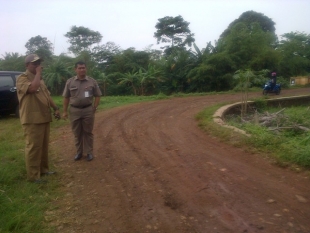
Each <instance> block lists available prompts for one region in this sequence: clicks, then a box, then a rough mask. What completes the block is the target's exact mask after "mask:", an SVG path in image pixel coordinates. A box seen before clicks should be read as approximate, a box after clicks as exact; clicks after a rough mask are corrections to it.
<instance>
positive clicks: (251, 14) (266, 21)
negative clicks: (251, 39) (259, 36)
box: [220, 11, 276, 38]
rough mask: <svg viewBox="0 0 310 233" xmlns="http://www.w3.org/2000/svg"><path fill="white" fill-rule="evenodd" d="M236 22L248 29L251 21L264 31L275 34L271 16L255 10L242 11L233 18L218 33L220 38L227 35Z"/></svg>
mask: <svg viewBox="0 0 310 233" xmlns="http://www.w3.org/2000/svg"><path fill="white" fill-rule="evenodd" d="M238 23H244V24H245V25H246V27H248V28H249V29H250V28H251V27H252V26H251V25H252V24H253V23H258V24H259V25H260V27H261V29H262V30H263V31H264V32H271V33H272V34H275V31H276V28H275V22H273V20H272V19H271V18H269V17H267V16H265V15H264V14H262V13H258V12H255V11H246V12H244V13H242V14H241V15H240V16H239V18H238V19H235V20H234V21H233V22H231V23H230V24H229V26H228V28H227V29H226V30H225V31H224V32H223V33H222V34H221V35H220V38H223V37H226V36H227V35H229V34H230V32H231V29H232V28H233V27H234V26H235V25H236V24H238Z"/></svg>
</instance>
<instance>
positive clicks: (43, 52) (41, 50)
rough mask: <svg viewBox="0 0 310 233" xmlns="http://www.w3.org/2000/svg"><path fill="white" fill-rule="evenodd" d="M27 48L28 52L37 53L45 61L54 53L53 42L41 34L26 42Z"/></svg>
mask: <svg viewBox="0 0 310 233" xmlns="http://www.w3.org/2000/svg"><path fill="white" fill-rule="evenodd" d="M25 47H26V48H27V51H26V54H31V53H36V54H38V55H39V57H41V58H43V59H44V60H45V61H49V60H51V58H52V55H53V53H54V52H53V50H54V48H53V44H52V43H51V42H50V41H49V40H48V39H47V38H46V37H42V36H40V35H38V36H35V37H31V38H30V39H29V40H28V42H27V43H26V44H25Z"/></svg>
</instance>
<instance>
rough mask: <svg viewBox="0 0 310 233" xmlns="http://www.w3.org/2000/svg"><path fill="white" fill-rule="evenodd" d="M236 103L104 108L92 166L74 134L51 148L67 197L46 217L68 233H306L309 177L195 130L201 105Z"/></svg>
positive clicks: (210, 99) (191, 100)
mask: <svg viewBox="0 0 310 233" xmlns="http://www.w3.org/2000/svg"><path fill="white" fill-rule="evenodd" d="M308 93H310V89H299V90H284V91H283V92H282V93H281V95H280V96H289V95H296V94H297V95H300V94H308ZM260 95H261V93H252V94H251V96H252V97H253V96H260ZM274 97H277V96H274ZM239 100H240V94H224V95H211V96H202V97H188V98H174V99H171V100H160V101H154V102H149V103H140V104H134V105H131V106H125V107H120V108H115V109H111V110H108V111H102V112H99V113H97V114H96V122H95V130H94V134H95V148H94V149H95V150H94V155H95V159H94V160H93V161H91V162H87V161H86V159H85V158H84V159H82V160H81V161H78V162H74V160H73V158H74V155H75V149H74V146H73V136H72V133H71V130H70V128H69V127H65V128H63V129H61V130H63V137H62V138H61V139H59V140H58V141H56V142H52V146H53V148H54V149H55V150H56V151H57V158H56V159H55V160H56V161H54V163H55V166H56V167H57V168H58V172H59V174H58V176H57V177H58V178H57V179H59V182H60V183H61V184H62V189H63V191H64V193H65V196H64V197H61V198H59V199H58V200H55V207H57V209H56V210H55V211H49V212H47V213H46V215H47V216H46V218H47V219H52V220H51V222H50V224H51V225H54V226H56V228H57V231H58V232H65V233H66V232H70V233H71V232H72V233H73V232H76V233H82V232H85V233H91V232H99V233H144V232H150V233H152V232H154V233H155V232H156V233H157V232H162V233H185V232H186V233H190V232H193V233H194V232H198V233H209V232H219V233H225V232H232V233H235V232H236V233H238V232H243V233H245V232H247V233H248V232H264V233H266V232H268V233H276V232H281V233H292V232H296V233H297V232H298V233H301V232H307V233H309V232H310V181H309V176H308V175H309V173H306V172H299V173H297V172H294V171H292V170H290V169H284V168H280V167H277V166H276V165H272V163H271V162H270V161H268V160H267V159H265V158H264V157H263V156H261V155H257V154H253V153H249V152H247V151H246V150H244V149H242V148H236V147H233V146H231V145H229V144H226V143H223V142H220V141H219V140H218V139H217V138H215V137H213V136H211V135H208V134H207V133H205V132H203V131H202V130H201V129H200V128H199V127H198V126H197V122H196V121H195V119H194V116H195V115H196V114H197V113H198V112H199V111H201V110H202V109H203V108H204V107H206V106H211V105H213V104H215V103H219V102H227V103H233V102H237V101H239Z"/></svg>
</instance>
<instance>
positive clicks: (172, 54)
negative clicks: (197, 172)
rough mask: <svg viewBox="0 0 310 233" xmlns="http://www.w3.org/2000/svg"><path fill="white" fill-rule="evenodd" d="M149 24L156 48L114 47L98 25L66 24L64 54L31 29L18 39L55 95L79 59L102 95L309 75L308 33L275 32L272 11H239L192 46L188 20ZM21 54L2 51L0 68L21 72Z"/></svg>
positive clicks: (256, 83) (226, 86)
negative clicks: (38, 60) (216, 33)
mask: <svg viewBox="0 0 310 233" xmlns="http://www.w3.org/2000/svg"><path fill="white" fill-rule="evenodd" d="M154 26H155V28H154V34H153V36H154V39H156V40H157V43H158V44H160V46H161V47H160V49H153V48H152V46H149V47H147V48H145V49H144V50H143V51H137V50H136V49H135V48H132V47H129V48H126V49H122V48H120V46H118V45H116V44H115V43H113V42H106V43H102V41H101V40H102V39H103V38H104V37H103V36H102V35H101V34H100V33H99V32H98V31H93V30H91V29H89V28H86V27H83V26H72V27H71V28H70V29H69V31H68V32H67V33H66V34H65V35H64V36H65V37H66V39H67V40H68V42H69V44H70V45H69V46H68V53H62V54H60V55H55V54H53V47H54V46H53V44H52V43H51V42H50V41H48V40H47V38H46V37H43V36H40V35H38V36H34V37H32V38H30V39H29V40H28V41H27V42H26V41H25V47H26V49H27V51H26V54H29V53H37V54H38V55H39V56H40V57H42V58H44V63H43V66H44V70H43V75H42V76H43V77H42V78H43V79H44V81H45V83H46V85H47V86H48V88H49V90H50V91H51V92H52V93H53V95H59V94H61V93H62V91H63V88H64V85H65V83H66V80H67V79H68V78H70V77H72V76H73V75H75V73H74V69H73V67H74V63H75V62H77V61H80V60H82V61H84V62H86V64H87V71H88V75H89V76H91V77H93V78H94V79H96V80H97V81H98V84H99V86H100V88H101V90H102V93H103V95H104V96H118V95H121V96H125V95H138V96H149V95H157V94H159V93H164V94H165V95H171V94H174V93H179V92H182V93H197V92H213V91H217V92H219V91H228V90H233V89H234V88H242V87H245V86H244V85H245V84H244V83H240V81H242V80H244V77H243V75H242V72H241V73H240V72H238V71H247V72H248V75H247V76H248V78H247V79H246V80H245V81H247V83H246V85H248V87H262V85H263V84H264V83H265V82H266V80H268V78H269V77H270V73H271V72H272V71H275V72H277V82H278V83H281V84H282V88H283V87H285V86H287V84H288V83H289V81H290V77H296V76H309V74H310V34H306V33H304V32H288V33H285V34H283V35H281V36H280V37H279V38H278V36H277V35H276V33H275V31H276V27H275V26H276V24H275V22H273V20H272V16H271V18H269V17H267V16H265V15H264V14H262V13H258V12H255V11H246V12H244V13H242V14H241V15H240V16H239V17H238V18H237V19H235V20H234V21H232V22H231V23H230V24H229V25H228V26H227V29H225V30H224V31H223V33H222V34H221V35H220V37H219V38H218V40H216V41H214V43H213V44H212V43H211V42H207V41H206V47H204V48H198V47H197V45H196V44H195V35H194V34H193V33H192V32H191V30H190V22H187V21H186V20H185V19H183V17H182V16H180V15H179V16H176V17H172V16H165V17H162V18H159V19H158V22H157V23H156V24H155V25H154ZM150 44H153V42H151V41H150ZM26 54H24V55H21V54H18V53H11V52H6V53H5V54H4V55H3V58H0V70H16V71H24V69H25V65H24V58H25V55H26ZM262 71H267V72H262ZM251 73H252V74H254V75H255V78H254V77H253V78H252V75H250V74H251ZM259 73H261V75H257V74H259ZM263 73H264V74H263ZM235 75H237V76H239V78H238V79H235V78H234V76H235ZM250 76H251V77H250Z"/></svg>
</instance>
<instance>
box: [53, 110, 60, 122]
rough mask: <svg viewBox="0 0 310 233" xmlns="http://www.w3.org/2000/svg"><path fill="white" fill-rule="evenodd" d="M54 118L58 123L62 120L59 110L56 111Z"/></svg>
mask: <svg viewBox="0 0 310 233" xmlns="http://www.w3.org/2000/svg"><path fill="white" fill-rule="evenodd" d="M54 117H55V119H56V120H57V121H58V120H59V119H61V117H60V112H59V110H56V111H55V112H54Z"/></svg>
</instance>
